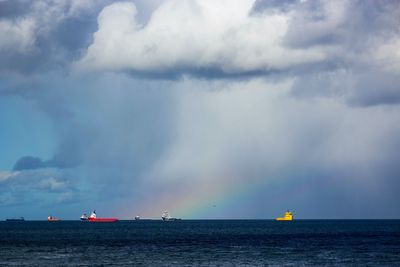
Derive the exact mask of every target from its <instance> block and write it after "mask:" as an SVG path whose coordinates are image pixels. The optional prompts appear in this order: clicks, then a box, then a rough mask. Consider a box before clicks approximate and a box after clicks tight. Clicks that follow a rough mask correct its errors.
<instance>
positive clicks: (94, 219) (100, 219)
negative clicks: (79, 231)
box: [88, 218, 118, 222]
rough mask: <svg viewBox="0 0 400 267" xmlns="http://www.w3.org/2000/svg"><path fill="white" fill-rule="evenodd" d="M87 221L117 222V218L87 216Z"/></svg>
mask: <svg viewBox="0 0 400 267" xmlns="http://www.w3.org/2000/svg"><path fill="white" fill-rule="evenodd" d="M88 221H89V222H118V219H117V218H88Z"/></svg>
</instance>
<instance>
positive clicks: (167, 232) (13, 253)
mask: <svg viewBox="0 0 400 267" xmlns="http://www.w3.org/2000/svg"><path fill="white" fill-rule="evenodd" d="M24 265H26V266H31V265H34V266H57V265H60V266H68V265H69V266H92V265H97V266H99V265H100V266H101V265H107V266H132V265H135V266H193V265H194V266H281V265H287V266H310V265H315V266H322V265H329V266H335V265H337V266H343V265H348V266H354V265H356V266H357V265H362V266H365V265H369V266H400V220H327V221H326V220H298V221H293V222H276V221H270V220H254V221H253V220H226V221H223V220H221V221H220V220H217V221H214V220H212V221H211V220H210V221H207V220H201V221H186V220H183V221H176V222H162V221H145V220H142V221H120V222H117V223H103V224H101V223H96V224H93V223H85V222H79V221H62V222H29V221H27V222H0V266H24Z"/></svg>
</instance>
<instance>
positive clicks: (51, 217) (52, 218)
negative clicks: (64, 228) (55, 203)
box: [47, 215, 61, 222]
mask: <svg viewBox="0 0 400 267" xmlns="http://www.w3.org/2000/svg"><path fill="white" fill-rule="evenodd" d="M47 221H49V222H59V221H61V219H58V218H54V217H53V216H51V215H50V216H49V217H47Z"/></svg>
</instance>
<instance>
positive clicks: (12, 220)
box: [6, 217, 25, 222]
mask: <svg viewBox="0 0 400 267" xmlns="http://www.w3.org/2000/svg"><path fill="white" fill-rule="evenodd" d="M6 221H7V222H24V221H25V218H24V217H20V218H10V219H6Z"/></svg>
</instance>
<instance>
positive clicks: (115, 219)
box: [88, 211, 118, 222]
mask: <svg viewBox="0 0 400 267" xmlns="http://www.w3.org/2000/svg"><path fill="white" fill-rule="evenodd" d="M88 221H89V222H117V221H118V218H97V215H96V211H93V212H92V214H90V216H89V217H88Z"/></svg>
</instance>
